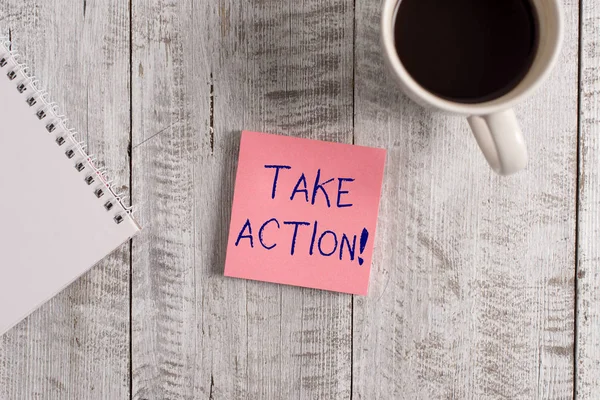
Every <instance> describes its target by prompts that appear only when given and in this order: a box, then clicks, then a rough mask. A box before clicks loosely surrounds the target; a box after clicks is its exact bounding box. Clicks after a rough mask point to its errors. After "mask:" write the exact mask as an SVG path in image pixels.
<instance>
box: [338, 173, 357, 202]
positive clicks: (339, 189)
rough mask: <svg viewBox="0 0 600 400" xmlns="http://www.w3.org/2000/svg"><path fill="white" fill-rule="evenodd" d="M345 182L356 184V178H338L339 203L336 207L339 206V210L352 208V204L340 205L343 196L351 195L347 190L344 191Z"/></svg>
mask: <svg viewBox="0 0 600 400" xmlns="http://www.w3.org/2000/svg"><path fill="white" fill-rule="evenodd" d="M344 182H354V178H338V192H337V202H336V205H337V206H338V208H343V207H352V204H350V203H348V204H341V203H340V200H341V198H342V195H343V194H348V193H349V192H348V191H347V190H342V184H343V183H344Z"/></svg>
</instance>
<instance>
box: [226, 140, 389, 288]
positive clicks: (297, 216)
mask: <svg viewBox="0 0 600 400" xmlns="http://www.w3.org/2000/svg"><path fill="white" fill-rule="evenodd" d="M384 164H385V150H383V149H375V148H369V147H361V146H353V145H349V144H341V143H329V142H321V141H317V140H308V139H299V138H292V137H286V136H278V135H269V134H265V133H257V132H246V131H244V132H242V140H241V145H240V155H239V162H238V169H237V177H236V184H235V194H234V196H233V210H232V214H231V225H230V228H229V243H228V246H227V259H226V261H225V275H226V276H232V277H237V278H245V279H254V280H259V281H267V282H277V283H284V284H288V285H296V286H304V287H310V288H316V289H326V290H334V291H338V292H345V293H353V294H362V295H364V294H367V288H368V285H369V272H370V270H371V257H372V254H373V241H374V239H375V227H376V224H377V213H378V209H379V198H380V196H381V183H382V180H383V168H384Z"/></svg>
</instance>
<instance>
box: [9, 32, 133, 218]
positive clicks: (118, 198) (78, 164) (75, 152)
mask: <svg viewBox="0 0 600 400" xmlns="http://www.w3.org/2000/svg"><path fill="white" fill-rule="evenodd" d="M19 59H20V54H19V53H18V51H16V50H15V49H14V46H12V47H11V42H10V41H9V40H8V38H7V37H3V36H0V79H10V80H11V81H13V82H14V84H15V90H17V91H18V92H19V93H21V94H22V95H23V98H24V100H23V101H25V102H26V103H27V104H28V105H29V107H31V109H32V113H34V114H35V115H36V117H37V118H38V119H39V120H40V123H41V124H43V125H42V126H44V127H45V130H46V131H47V133H48V134H49V135H52V136H53V139H54V142H55V143H56V146H57V149H58V151H62V152H63V154H64V157H65V160H66V161H70V162H72V163H73V167H74V168H75V170H76V171H77V172H79V173H81V175H82V184H87V185H88V186H90V189H91V192H92V193H93V195H94V196H95V197H97V198H98V199H102V198H104V199H105V200H104V201H103V202H102V203H101V204H103V205H104V209H105V210H106V211H107V212H109V213H110V215H111V216H112V217H113V220H114V222H115V223H116V224H120V223H122V222H123V221H124V220H125V216H126V215H128V214H132V213H133V209H132V207H128V206H126V205H125V204H124V196H123V195H122V194H118V193H116V192H115V191H114V189H113V188H112V186H111V182H112V181H111V180H110V179H109V178H108V175H107V174H106V171H105V169H104V168H99V167H97V166H96V165H94V161H95V159H94V157H93V156H92V155H88V154H87V152H86V150H85V147H86V146H85V144H84V143H83V142H80V141H77V135H78V133H77V131H76V130H75V129H73V128H70V127H69V126H68V119H67V118H66V117H65V116H64V115H61V114H59V113H58V106H57V105H56V103H54V102H51V101H49V99H48V93H47V92H46V91H44V90H42V89H40V88H39V81H38V80H37V79H36V78H35V76H33V75H31V74H30V73H29V70H28V67H27V65H26V64H24V63H21V62H19ZM2 75H3V76H4V77H2Z"/></svg>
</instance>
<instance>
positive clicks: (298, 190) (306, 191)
mask: <svg viewBox="0 0 600 400" xmlns="http://www.w3.org/2000/svg"><path fill="white" fill-rule="evenodd" d="M300 184H303V185H304V189H298V187H299V186H300ZM296 193H304V197H305V198H306V202H307V203H308V188H307V187H306V177H305V176H304V172H303V173H302V175H300V179H298V183H296V186H294V191H293V192H292V195H291V196H290V200H294V196H295V195H296Z"/></svg>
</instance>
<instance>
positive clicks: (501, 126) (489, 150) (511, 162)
mask: <svg viewBox="0 0 600 400" xmlns="http://www.w3.org/2000/svg"><path fill="white" fill-rule="evenodd" d="M467 120H468V121H469V125H470V126H471V130H472V131H473V135H474V136H475V140H477V144H478V145H479V148H480V149H481V151H482V152H483V155H484V156H485V158H486V159H487V162H488V164H490V167H492V169H493V170H494V171H495V172H497V173H498V174H500V175H510V174H514V173H515V172H518V171H520V170H522V169H523V168H525V165H527V147H526V146H525V140H524V139H523V134H522V133H521V128H519V123H518V121H517V117H516V116H515V113H514V111H513V110H512V109H508V110H504V111H500V112H497V113H493V114H488V115H482V116H478V115H472V116H470V117H468V118H467Z"/></svg>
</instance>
